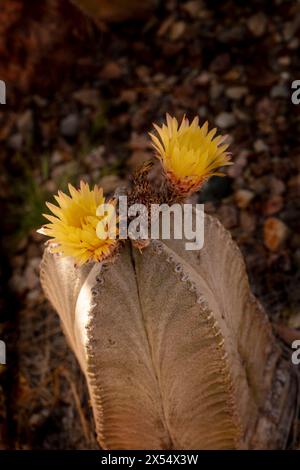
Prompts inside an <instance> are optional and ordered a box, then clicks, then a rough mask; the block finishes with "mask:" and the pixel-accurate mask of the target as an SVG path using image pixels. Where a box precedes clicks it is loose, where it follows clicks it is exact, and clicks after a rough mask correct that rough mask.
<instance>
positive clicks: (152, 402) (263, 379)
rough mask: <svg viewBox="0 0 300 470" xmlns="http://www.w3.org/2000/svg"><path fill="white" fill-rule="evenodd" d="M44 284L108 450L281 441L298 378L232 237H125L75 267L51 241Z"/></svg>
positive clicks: (211, 231) (289, 427) (208, 233)
mask: <svg viewBox="0 0 300 470" xmlns="http://www.w3.org/2000/svg"><path fill="white" fill-rule="evenodd" d="M41 282H42V286H43V289H44V291H45V293H46V296H47V297H48V298H49V300H50V301H51V303H52V305H53V306H54V308H55V309H56V311H57V312H58V314H59V316H60V318H61V322H62V326H63V329H64V331H65V334H66V336H67V338H68V340H69V342H70V345H71V347H72V349H73V351H74V353H75V354H76V356H77V358H78V361H79V363H80V366H81V368H82V370H83V372H84V374H85V376H86V380H87V384H88V388H89V392H90V396H91V400H92V405H93V412H94V418H95V423H96V429H97V434H98V440H99V443H100V445H101V446H102V447H103V448H106V449H240V448H243V449H260V448H266V449H281V448H286V446H287V442H288V438H290V439H291V436H292V434H293V424H294V421H295V419H296V413H297V394H298V393H299V392H298V381H297V380H298V379H297V375H296V372H295V370H294V369H293V368H292V365H291V364H290V362H289V360H288V359H286V358H285V357H284V354H283V352H282V349H281V345H280V344H279V343H278V342H277V339H276V338H275V337H274V336H273V332H272V328H271V325H270V323H269V321H268V319H267V317H266V314H265V312H264V311H263V309H262V307H261V306H260V304H259V303H258V301H257V300H256V299H255V297H254V296H253V295H252V294H251V292H250V289H249V285H248V279H247V275H246V272H245V267H244V263H243V259H242V256H241V254H240V252H239V250H238V248H237V246H236V245H235V243H234V242H233V241H232V240H231V237H230V234H229V233H228V232H227V231H226V230H225V229H224V228H223V227H222V225H221V224H220V223H219V222H218V221H217V220H216V219H214V218H212V217H209V216H205V243H204V247H203V249H202V250H200V251H198V252H197V251H186V250H185V249H184V240H171V241H152V242H151V243H150V245H149V246H148V247H147V248H146V249H145V250H144V251H143V253H142V254H141V253H140V252H139V251H138V250H136V249H134V248H133V247H132V246H131V243H130V242H126V244H125V246H124V247H123V248H122V249H121V251H120V254H119V255H118V257H117V258H116V259H115V260H114V261H113V262H105V263H95V264H92V263H90V264H87V265H84V266H83V267H80V268H79V267H75V266H74V262H73V261H72V259H70V258H63V257H60V256H58V255H54V254H52V253H51V251H50V249H49V248H46V250H45V254H44V258H43V262H42V267H41Z"/></svg>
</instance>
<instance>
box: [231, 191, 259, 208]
mask: <svg viewBox="0 0 300 470" xmlns="http://www.w3.org/2000/svg"><path fill="white" fill-rule="evenodd" d="M234 197H235V201H236V203H237V205H238V207H240V208H241V209H244V208H246V207H248V205H249V204H250V202H251V201H252V199H253V198H254V193H253V192H252V191H249V189H238V190H237V191H236V192H235V195H234Z"/></svg>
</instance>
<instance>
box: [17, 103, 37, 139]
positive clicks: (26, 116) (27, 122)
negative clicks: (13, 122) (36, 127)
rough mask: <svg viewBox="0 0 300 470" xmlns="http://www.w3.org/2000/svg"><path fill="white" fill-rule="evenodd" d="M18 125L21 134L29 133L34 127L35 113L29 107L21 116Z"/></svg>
mask: <svg viewBox="0 0 300 470" xmlns="http://www.w3.org/2000/svg"><path fill="white" fill-rule="evenodd" d="M17 127H18V130H19V132H20V133H21V134H25V135H26V134H29V133H30V132H32V129H33V115H32V111H31V109H27V110H26V111H25V112H24V113H22V114H21V116H19V118H18V120H17Z"/></svg>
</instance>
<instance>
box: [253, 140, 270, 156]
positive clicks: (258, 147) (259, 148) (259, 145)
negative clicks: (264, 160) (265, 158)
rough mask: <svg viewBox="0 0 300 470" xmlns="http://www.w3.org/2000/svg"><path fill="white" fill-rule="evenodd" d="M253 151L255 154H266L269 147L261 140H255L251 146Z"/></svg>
mask: <svg viewBox="0 0 300 470" xmlns="http://www.w3.org/2000/svg"><path fill="white" fill-rule="evenodd" d="M253 147H254V150H255V152H257V153H260V152H267V151H268V149H269V147H268V146H267V144H266V143H265V142H264V141H263V140H262V139H257V140H256V141H255V142H254V144H253Z"/></svg>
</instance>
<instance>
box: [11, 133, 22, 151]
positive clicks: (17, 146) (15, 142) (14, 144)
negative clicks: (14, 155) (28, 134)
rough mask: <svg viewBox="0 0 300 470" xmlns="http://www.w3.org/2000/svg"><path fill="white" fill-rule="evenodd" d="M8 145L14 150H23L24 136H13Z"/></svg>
mask: <svg viewBox="0 0 300 470" xmlns="http://www.w3.org/2000/svg"><path fill="white" fill-rule="evenodd" d="M7 145H8V147H9V148H11V149H12V150H21V148H22V145H23V136H22V134H20V133H18V134H13V135H12V136H10V138H9V139H8V141H7Z"/></svg>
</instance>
